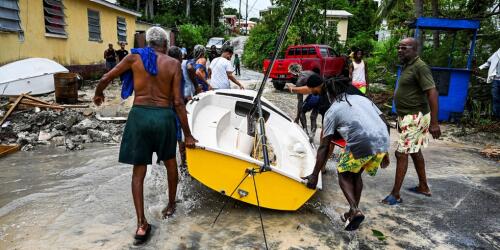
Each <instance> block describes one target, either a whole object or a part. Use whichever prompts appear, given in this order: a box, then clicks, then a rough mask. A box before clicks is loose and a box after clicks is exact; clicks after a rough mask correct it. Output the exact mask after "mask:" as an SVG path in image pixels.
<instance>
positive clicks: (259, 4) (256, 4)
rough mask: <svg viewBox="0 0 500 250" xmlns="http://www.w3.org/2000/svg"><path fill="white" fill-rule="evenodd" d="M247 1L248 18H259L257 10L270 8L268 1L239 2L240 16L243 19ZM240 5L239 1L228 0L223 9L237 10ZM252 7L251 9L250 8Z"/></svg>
mask: <svg viewBox="0 0 500 250" xmlns="http://www.w3.org/2000/svg"><path fill="white" fill-rule="evenodd" d="M247 1H248V16H249V17H259V10H263V9H265V8H267V7H269V6H271V1H270V0H241V15H242V16H243V18H245V13H246V12H245V5H246V2H247ZM239 4H240V0H229V1H227V2H225V3H224V7H226V8H229V7H230V8H235V9H238V8H239ZM252 5H253V8H252Z"/></svg>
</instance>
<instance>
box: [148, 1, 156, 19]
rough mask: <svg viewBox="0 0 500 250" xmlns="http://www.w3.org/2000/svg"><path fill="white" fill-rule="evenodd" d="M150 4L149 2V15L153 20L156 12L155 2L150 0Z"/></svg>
mask: <svg viewBox="0 0 500 250" xmlns="http://www.w3.org/2000/svg"><path fill="white" fill-rule="evenodd" d="M148 2H149V15H150V17H151V18H153V16H154V15H155V10H154V6H155V0H148Z"/></svg>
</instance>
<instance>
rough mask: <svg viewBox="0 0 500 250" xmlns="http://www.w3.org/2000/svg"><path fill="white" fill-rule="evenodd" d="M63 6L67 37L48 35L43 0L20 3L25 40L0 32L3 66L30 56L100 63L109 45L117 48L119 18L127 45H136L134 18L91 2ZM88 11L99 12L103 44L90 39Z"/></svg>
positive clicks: (72, 0)
mask: <svg viewBox="0 0 500 250" xmlns="http://www.w3.org/2000/svg"><path fill="white" fill-rule="evenodd" d="M28 2H29V3H28ZM63 3H64V6H65V7H66V9H64V14H65V15H66V19H65V21H66V24H67V26H66V33H67V38H60V37H50V36H49V35H47V34H45V21H44V11H43V0H19V8H20V18H21V27H22V29H23V31H24V41H20V39H19V34H18V33H14V32H0V44H1V45H2V46H1V49H0V65H2V64H6V63H9V62H12V61H16V60H20V59H24V58H29V57H44V58H49V59H52V60H55V61H57V62H59V63H60V64H63V65H90V64H101V63H103V62H104V58H103V53H104V50H106V48H107V46H108V43H113V44H114V45H115V47H116V48H117V47H118V45H117V42H118V37H117V17H118V16H121V17H124V18H125V20H126V22H127V42H128V44H134V33H135V30H136V28H135V20H136V17H135V16H133V15H130V14H127V13H124V12H121V11H118V10H115V9H111V8H109V7H106V6H103V5H100V4H97V3H93V2H90V1H88V0H64V1H63ZM88 8H90V9H92V10H96V11H99V13H100V22H101V39H102V41H101V42H97V41H90V40H89V32H88V17H87V9H88Z"/></svg>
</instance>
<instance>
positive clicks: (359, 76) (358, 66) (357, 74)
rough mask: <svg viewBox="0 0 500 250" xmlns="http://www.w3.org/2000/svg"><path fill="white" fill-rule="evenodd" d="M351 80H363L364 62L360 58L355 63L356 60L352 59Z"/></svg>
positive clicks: (364, 80)
mask: <svg viewBox="0 0 500 250" xmlns="http://www.w3.org/2000/svg"><path fill="white" fill-rule="evenodd" d="M352 67H353V70H352V81H353V82H364V83H366V79H365V62H364V61H363V60H361V62H360V63H356V61H352Z"/></svg>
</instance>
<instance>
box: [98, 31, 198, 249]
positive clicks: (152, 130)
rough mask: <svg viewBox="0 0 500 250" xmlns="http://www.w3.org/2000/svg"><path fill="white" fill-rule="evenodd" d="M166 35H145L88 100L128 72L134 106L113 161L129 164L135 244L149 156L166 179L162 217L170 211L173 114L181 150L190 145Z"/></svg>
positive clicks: (143, 236)
mask: <svg viewBox="0 0 500 250" xmlns="http://www.w3.org/2000/svg"><path fill="white" fill-rule="evenodd" d="M167 37H168V35H167V32H165V30H163V29H162V28H159V27H152V28H150V29H148V30H147V31H146V42H147V43H148V47H146V48H144V49H140V50H138V51H137V54H134V53H132V54H129V55H127V56H126V57H125V58H124V59H123V60H122V61H121V62H120V63H119V64H118V65H117V66H116V67H115V68H113V69H112V70H111V71H109V72H108V73H107V74H105V75H104V76H103V77H102V78H101V79H100V81H99V84H98V85H97V88H96V90H95V96H94V98H93V101H94V103H95V104H96V105H97V106H100V105H101V104H102V103H103V101H104V93H103V91H104V89H105V88H106V87H107V86H108V85H109V83H110V82H111V81H112V79H114V78H115V77H118V76H119V75H121V74H122V73H124V72H125V71H128V70H131V71H132V74H133V89H134V95H135V99H134V106H133V107H132V109H131V110H130V113H129V115H128V119H127V124H126V126H125V130H124V132H123V137H122V142H121V146H120V154H119V162H121V163H126V164H131V165H133V166H134V167H133V173H132V196H133V199H134V206H135V211H136V215H137V229H136V232H135V239H136V242H135V243H136V244H141V243H144V242H145V241H146V240H147V239H148V237H149V234H150V232H151V225H150V224H148V222H147V220H146V217H145V215H144V197H143V182H144V177H145V176H146V170H147V165H148V164H151V163H152V154H153V152H155V153H156V154H157V156H158V158H160V159H162V160H164V162H165V166H166V168H167V175H168V191H169V203H168V206H167V207H166V209H164V211H163V215H164V216H166V215H171V214H173V212H174V211H175V195H176V191H177V190H176V189H177V181H178V173H177V166H176V161H175V153H176V152H175V151H176V134H175V132H176V129H175V114H174V111H173V110H172V104H173V106H174V107H175V111H176V113H177V115H178V116H179V120H180V124H181V127H182V130H183V132H184V136H185V144H186V146H187V147H194V146H195V143H196V140H195V139H194V138H193V136H192V135H191V131H190V129H189V126H188V123H187V117H186V109H185V106H184V101H183V100H182V95H181V93H180V91H176V90H179V89H180V84H181V67H180V63H179V62H178V61H177V60H176V59H174V58H171V57H169V56H167V55H166V54H165V53H166V50H167V43H168V40H167Z"/></svg>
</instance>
